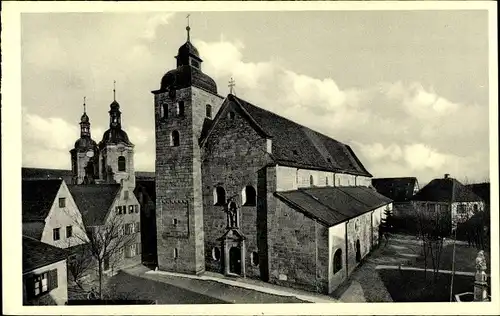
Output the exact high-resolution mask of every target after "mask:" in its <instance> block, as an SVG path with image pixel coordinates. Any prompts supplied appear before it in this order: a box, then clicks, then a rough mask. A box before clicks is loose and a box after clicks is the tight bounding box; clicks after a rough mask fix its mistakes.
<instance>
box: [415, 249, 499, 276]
mask: <svg viewBox="0 0 500 316" xmlns="http://www.w3.org/2000/svg"><path fill="white" fill-rule="evenodd" d="M478 252H479V250H478V249H476V248H474V247H467V246H464V245H456V249H455V271H463V272H476V257H477V253H478ZM485 257H486V262H487V268H488V270H487V271H486V273H488V274H489V273H490V271H491V265H490V263H489V254H488V253H486V252H485ZM440 261H441V262H440V265H439V269H441V270H452V262H453V245H452V244H451V245H446V246H444V247H443V250H442V252H441V260H440ZM424 263H425V260H424V257H423V255H422V254H420V256H419V257H418V258H416V260H415V262H414V263H413V266H415V267H419V268H423V267H424V266H425V264H424ZM427 268H429V269H432V258H431V257H430V256H428V258H427Z"/></svg>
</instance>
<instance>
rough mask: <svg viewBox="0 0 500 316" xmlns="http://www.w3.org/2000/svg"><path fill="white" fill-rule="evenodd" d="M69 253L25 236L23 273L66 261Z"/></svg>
mask: <svg viewBox="0 0 500 316" xmlns="http://www.w3.org/2000/svg"><path fill="white" fill-rule="evenodd" d="M66 256H67V252H66V251H65V250H63V249H61V248H57V247H54V246H52V245H48V244H45V243H42V242H40V241H38V240H36V239H33V238H31V237H27V236H23V273H26V272H30V271H33V270H35V269H37V268H41V267H44V266H47V265H49V264H52V263H55V262H58V261H61V260H64V259H66Z"/></svg>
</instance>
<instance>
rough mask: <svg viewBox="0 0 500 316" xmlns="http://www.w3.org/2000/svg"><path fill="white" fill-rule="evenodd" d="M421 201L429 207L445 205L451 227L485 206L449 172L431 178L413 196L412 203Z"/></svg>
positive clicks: (482, 201)
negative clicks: (439, 176)
mask: <svg viewBox="0 0 500 316" xmlns="http://www.w3.org/2000/svg"><path fill="white" fill-rule="evenodd" d="M422 202H424V203H425V205H427V207H431V208H432V207H433V206H434V205H441V206H443V205H445V206H446V207H447V210H448V211H447V212H449V214H450V219H451V224H452V227H455V226H456V224H457V223H462V222H465V221H466V220H468V219H469V218H470V217H471V216H472V215H474V214H476V213H477V212H479V211H482V210H484V206H485V203H484V200H483V199H481V198H480V197H479V196H478V195H476V194H475V193H474V192H473V191H472V190H471V189H470V188H469V187H467V186H465V185H463V184H462V183H460V182H459V181H458V180H457V179H454V178H452V177H450V175H449V174H445V175H444V177H443V178H440V179H434V180H432V181H431V182H429V183H428V184H427V185H426V186H424V187H423V188H422V189H421V190H420V191H418V192H417V194H415V195H414V196H413V198H412V203H414V204H416V203H422Z"/></svg>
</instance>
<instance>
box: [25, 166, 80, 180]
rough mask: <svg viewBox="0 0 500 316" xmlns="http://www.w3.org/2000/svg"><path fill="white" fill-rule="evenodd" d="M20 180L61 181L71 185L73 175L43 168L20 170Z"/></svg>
mask: <svg viewBox="0 0 500 316" xmlns="http://www.w3.org/2000/svg"><path fill="white" fill-rule="evenodd" d="M21 177H22V179H40V180H41V179H45V180H47V179H63V180H64V181H66V183H71V179H72V178H73V173H72V172H71V170H64V169H44V168H26V167H23V168H21Z"/></svg>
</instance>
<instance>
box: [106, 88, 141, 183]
mask: <svg viewBox="0 0 500 316" xmlns="http://www.w3.org/2000/svg"><path fill="white" fill-rule="evenodd" d="M109 107H110V110H109V112H108V113H109V129H108V130H107V131H106V132H104V135H103V137H102V140H101V142H100V143H99V151H100V155H99V166H100V172H99V175H100V177H99V178H100V182H101V183H122V182H123V183H125V184H127V186H128V187H130V188H135V170H134V144H132V143H131V142H130V140H129V138H128V135H127V133H126V132H125V131H124V130H123V129H122V124H121V114H122V113H121V112H120V104H118V102H116V89H113V102H111V104H110V106H109Z"/></svg>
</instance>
